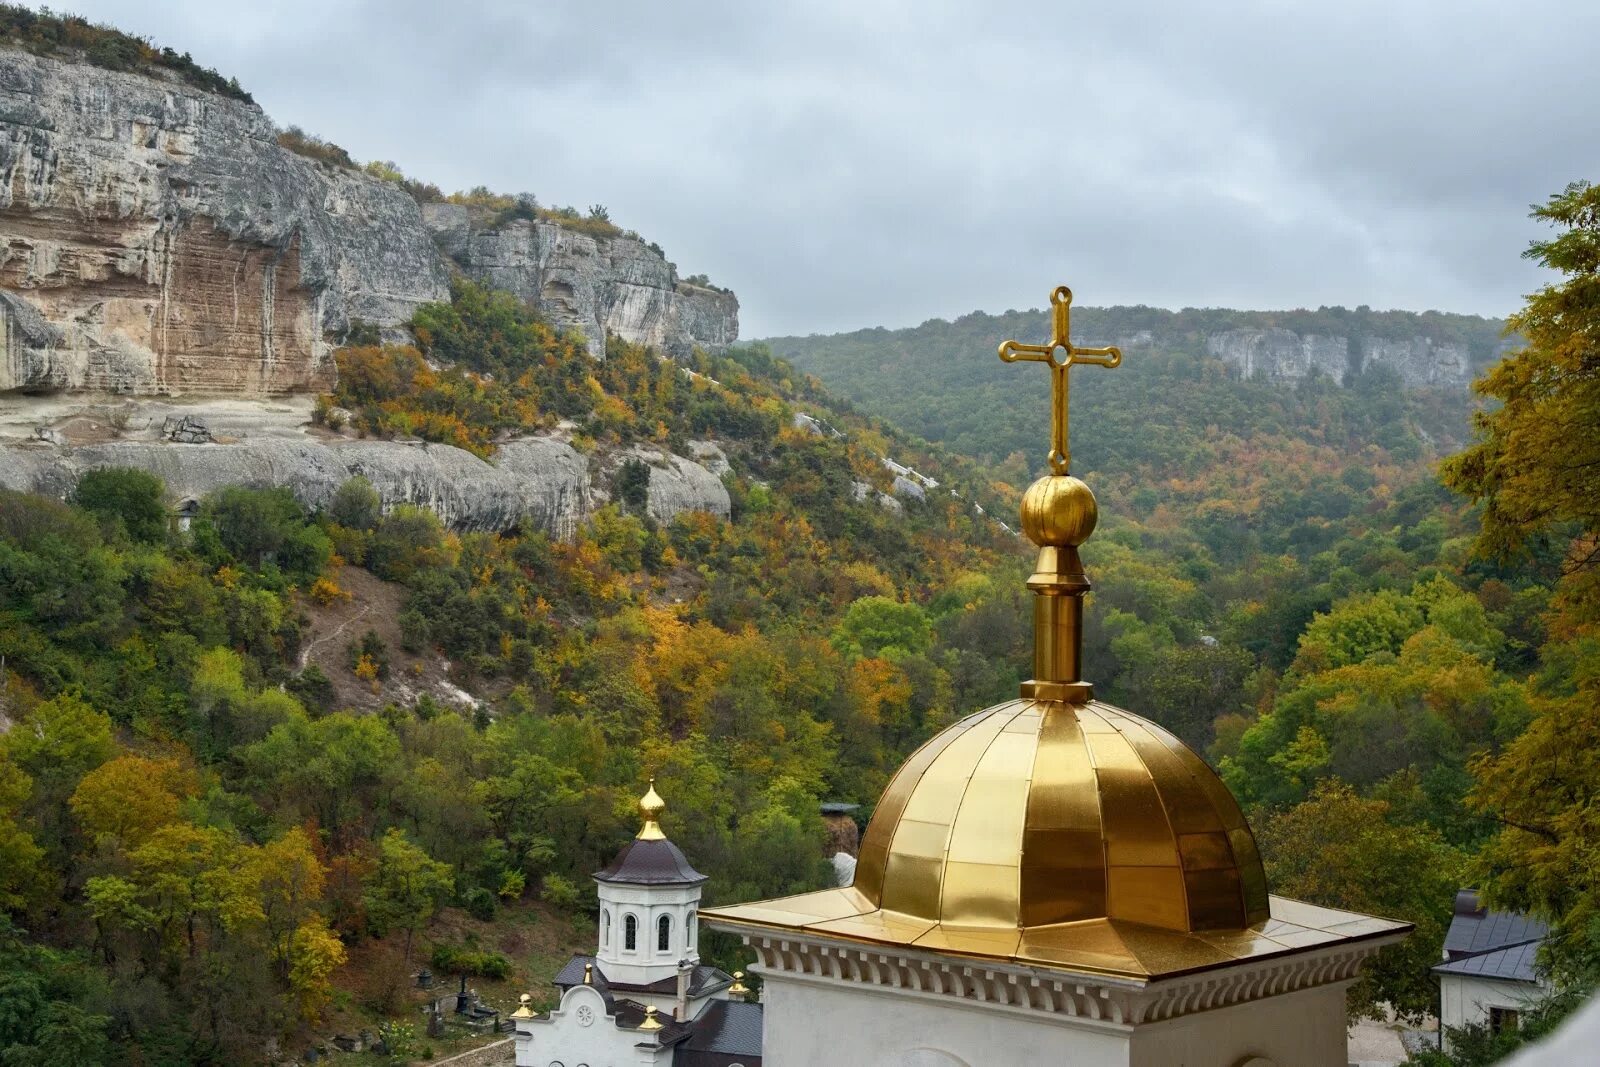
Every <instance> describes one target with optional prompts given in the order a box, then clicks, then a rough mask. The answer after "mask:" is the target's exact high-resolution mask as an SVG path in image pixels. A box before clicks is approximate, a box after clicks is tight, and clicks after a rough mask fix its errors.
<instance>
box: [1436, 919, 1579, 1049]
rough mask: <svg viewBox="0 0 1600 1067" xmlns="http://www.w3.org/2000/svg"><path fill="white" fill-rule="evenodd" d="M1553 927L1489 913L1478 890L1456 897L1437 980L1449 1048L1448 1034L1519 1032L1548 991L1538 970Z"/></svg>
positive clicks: (1441, 1029) (1441, 1025)
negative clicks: (1470, 1029)
mask: <svg viewBox="0 0 1600 1067" xmlns="http://www.w3.org/2000/svg"><path fill="white" fill-rule="evenodd" d="M1549 933H1550V927H1549V926H1548V925H1547V924H1546V923H1543V922H1541V921H1540V920H1538V919H1534V918H1531V917H1529V916H1527V915H1518V914H1517V913H1515V912H1510V911H1491V910H1489V909H1488V908H1486V907H1483V906H1482V905H1481V904H1480V903H1479V901H1478V891H1477V890H1475V889H1463V890H1461V891H1460V892H1459V893H1457V894H1456V907H1455V914H1454V915H1453V916H1451V919H1450V929H1449V932H1447V933H1446V934H1445V938H1444V962H1443V963H1441V964H1439V965H1438V966H1437V967H1435V968H1434V969H1433V973H1434V974H1436V975H1438V976H1439V1024H1440V1031H1441V1033H1444V1034H1445V1037H1444V1044H1445V1048H1446V1051H1448V1050H1449V1041H1450V1039H1449V1030H1450V1029H1452V1028H1454V1029H1460V1028H1462V1027H1465V1026H1487V1027H1489V1029H1491V1030H1493V1031H1496V1032H1498V1031H1500V1030H1503V1029H1505V1028H1507V1027H1512V1028H1515V1027H1516V1026H1517V1025H1518V1022H1519V1021H1520V1019H1521V1016H1522V1013H1523V1012H1524V1011H1526V1010H1527V1009H1528V1008H1529V1007H1531V1006H1532V1005H1533V1004H1535V1003H1537V1002H1538V1001H1539V1000H1541V999H1543V997H1544V995H1545V993H1546V992H1547V991H1548V990H1547V988H1546V986H1545V984H1544V982H1543V981H1542V980H1541V979H1540V978H1539V975H1538V973H1537V972H1535V970H1534V961H1535V959H1536V958H1537V956H1538V954H1539V945H1540V944H1541V943H1543V941H1544V939H1545V937H1546V936H1547V935H1548V934H1549Z"/></svg>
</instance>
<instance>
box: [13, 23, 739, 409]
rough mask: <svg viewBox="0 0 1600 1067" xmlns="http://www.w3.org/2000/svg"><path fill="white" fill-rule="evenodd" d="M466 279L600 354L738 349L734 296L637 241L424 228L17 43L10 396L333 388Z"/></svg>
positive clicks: (294, 160)
mask: <svg viewBox="0 0 1600 1067" xmlns="http://www.w3.org/2000/svg"><path fill="white" fill-rule="evenodd" d="M435 235H438V237H439V239H440V240H439V243H436V242H435V240H434V237H435ZM441 245H443V248H444V250H445V251H441ZM446 252H448V255H447V254H446ZM453 269H464V270H466V271H467V272H469V273H471V274H474V275H476V276H478V277H481V278H483V279H485V280H487V281H490V282H492V283H493V284H495V285H498V286H502V287H504V288H507V289H510V290H512V291H513V292H516V293H518V294H520V295H522V296H524V297H526V298H527V299H529V300H531V301H533V302H534V303H535V304H536V305H538V306H539V307H540V308H541V309H542V310H544V311H545V312H546V313H548V314H549V315H550V316H551V318H552V319H553V320H554V321H556V322H557V323H558V324H560V325H563V326H575V327H578V328H581V329H582V330H583V331H584V333H585V335H586V336H587V337H588V338H589V340H590V342H591V348H592V350H593V351H595V352H596V353H597V354H598V353H599V352H601V351H603V343H604V335H605V331H607V330H610V331H612V332H615V333H618V334H620V335H622V336H623V337H625V338H627V339H629V340H633V341H639V342H643V343H647V344H653V345H658V346H659V347H661V348H662V349H663V350H665V351H667V352H669V353H672V354H682V353H684V352H687V350H688V349H689V348H690V347H692V346H694V345H703V346H705V347H708V348H720V347H722V346H725V345H727V344H728V343H730V342H731V341H733V340H734V339H735V338H736V337H737V334H738V302H737V300H736V299H735V298H734V297H733V295H732V294H731V293H724V292H721V291H718V290H712V289H709V288H703V287H700V286H693V285H689V284H688V283H685V282H681V281H679V280H678V279H677V277H676V275H675V272H674V271H673V269H672V267H671V265H670V264H668V263H667V262H666V261H665V259H664V258H663V257H661V256H660V255H659V254H658V253H656V252H654V251H652V250H651V249H650V248H649V247H648V246H645V245H642V244H641V243H639V242H638V241H634V240H630V239H628V238H622V237H619V238H616V239H612V240H597V239H595V238H592V237H588V236H586V235H583V234H576V233H570V232H568V231H566V230H564V229H563V228H562V227H560V226H559V225H556V224H554V223H542V222H541V223H537V224H534V223H528V222H518V223H513V224H511V225H509V226H507V227H506V228H504V229H502V230H482V229H479V228H476V227H474V226H473V225H471V223H470V220H469V219H468V218H467V216H466V212H465V209H459V210H455V205H432V206H430V209H429V221H428V222H427V223H425V222H424V218H423V212H422V210H421V209H420V208H419V207H418V205H417V203H416V202H415V201H414V200H413V199H412V197H411V196H410V195H409V194H408V193H407V192H406V191H405V190H403V189H402V188H401V187H400V186H398V185H396V184H394V183H392V182H388V181H384V180H382V179H380V178H376V177H372V176H369V175H367V174H364V173H361V172H359V171H355V170H352V169H349V168H345V167H341V166H337V165H333V164H330V163H325V162H319V161H317V160H313V159H309V158H306V157H304V156H301V155H298V154H296V153H294V152H291V151H289V150H287V149H285V148H282V147H280V146H279V144H278V143H277V131H276V129H275V128H274V126H273V124H272V122H271V120H270V119H268V118H267V116H266V115H265V114H264V113H263V112H262V111H261V110H260V108H258V107H256V106H255V105H254V104H251V103H248V102H246V101H244V100H240V99H236V98H232V97H227V96H220V95H215V94H212V93H208V92H205V91H202V90H200V89H197V88H194V87H192V86H190V85H187V84H184V83H183V82H182V81H180V80H179V79H177V78H170V79H164V78H161V77H157V76H146V75H140V74H127V73H117V72H112V71H108V70H104V69H101V68H98V67H92V66H88V65H83V64H76V63H71V62H66V61H62V60H58V59H50V58H41V57H37V56H33V55H30V54H28V53H26V52H21V51H16V50H12V49H0V391H8V390H13V391H37V392H53V391H66V390H84V391H109V392H117V393H134V394H209V395H224V396H234V397H255V396H266V395H272V394H278V393H285V392H294V391H304V390H314V391H320V390H322V389H324V388H326V387H327V385H328V384H329V382H330V381H331V377H332V374H333V366H332V361H331V359H330V354H331V351H332V347H333V344H334V342H335V341H336V339H337V338H339V337H340V336H342V335H343V334H344V333H345V332H346V330H347V329H348V327H349V326H350V324H351V323H353V322H354V321H356V320H360V321H363V322H368V323H373V324H376V325H378V326H394V325H397V324H399V323H402V322H404V321H405V320H406V319H407V318H409V316H410V314H411V312H412V311H413V310H414V309H415V308H416V306H417V305H418V304H420V303H422V302H425V301H431V300H439V299H442V298H444V297H445V296H446V295H447V293H448V283H449V277H450V272H451V270H453Z"/></svg>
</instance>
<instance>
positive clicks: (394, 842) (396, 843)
mask: <svg viewBox="0 0 1600 1067" xmlns="http://www.w3.org/2000/svg"><path fill="white" fill-rule="evenodd" d="M454 892H455V880H454V878H453V876H452V874H451V871H450V867H449V865H448V864H444V863H440V862H439V861H438V860H436V859H433V858H432V857H431V856H429V855H428V854H427V853H426V852H424V851H423V850H422V849H420V848H418V847H417V846H416V845H414V844H412V843H411V841H410V840H409V839H408V838H407V837H406V834H405V831H404V830H401V829H399V828H394V829H391V830H389V832H388V833H386V834H384V835H383V840H382V841H380V842H379V843H378V868H377V870H376V871H374V872H373V875H372V879H371V881H370V882H368V883H367V887H366V892H365V894H364V900H365V902H366V906H367V917H368V918H369V919H370V920H371V922H372V927H373V930H374V931H375V932H376V933H377V934H378V935H379V936H382V935H384V934H386V933H388V932H390V931H394V930H404V931H405V950H404V958H405V961H406V962H407V963H410V962H411V942H412V939H413V938H414V937H415V936H416V934H417V932H418V931H420V930H423V929H426V928H427V925H428V924H429V923H430V922H432V921H433V917H434V916H435V915H437V914H438V912H439V909H440V908H442V907H444V905H445V904H446V903H447V902H448V901H449V900H450V897H451V895H452V894H453V893H454Z"/></svg>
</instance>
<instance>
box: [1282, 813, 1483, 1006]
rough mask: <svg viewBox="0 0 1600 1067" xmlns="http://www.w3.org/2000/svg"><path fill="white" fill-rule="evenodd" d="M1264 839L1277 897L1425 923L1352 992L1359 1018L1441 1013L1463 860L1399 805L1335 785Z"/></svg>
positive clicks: (1369, 968) (1383, 955) (1377, 961)
mask: <svg viewBox="0 0 1600 1067" xmlns="http://www.w3.org/2000/svg"><path fill="white" fill-rule="evenodd" d="M1257 836H1258V838H1259V840H1260V843H1261V851H1262V857H1263V861H1264V863H1265V864H1266V870H1267V882H1268V884H1269V885H1271V886H1272V887H1273V889H1274V890H1275V891H1276V892H1279V893H1282V894H1283V895H1284V896H1288V897H1295V898H1298V899H1301V900H1306V901H1309V902H1310V903H1312V904H1321V905H1323V906H1325V907H1330V908H1343V909H1346V910H1349V911H1357V912H1363V913H1366V914H1370V915H1381V916H1384V917H1385V918H1393V919H1403V920H1405V921H1407V922H1411V923H1415V924H1416V927H1417V928H1416V930H1415V931H1413V932H1412V934H1411V935H1410V936H1409V937H1407V938H1406V939H1405V940H1404V941H1402V942H1400V944H1398V945H1391V946H1390V947H1388V948H1385V949H1383V950H1382V951H1381V952H1380V953H1379V954H1378V955H1377V956H1376V957H1375V958H1374V959H1373V960H1372V962H1371V963H1369V964H1367V965H1366V967H1364V968H1363V969H1362V973H1361V978H1360V979H1359V980H1358V981H1357V982H1356V984H1355V985H1353V986H1351V988H1350V992H1349V1010H1350V1014H1351V1016H1352V1017H1353V1018H1354V1017H1360V1016H1376V1015H1378V1014H1379V1012H1380V1010H1381V1005H1383V1004H1385V1003H1387V1004H1389V1005H1392V1006H1393V1007H1394V1009H1395V1010H1396V1011H1397V1012H1399V1013H1401V1014H1402V1015H1404V1016H1406V1017H1408V1018H1414V1019H1416V1018H1421V1017H1422V1016H1423V1015H1426V1014H1428V1013H1430V1012H1432V1011H1434V1010H1435V1001H1436V999H1437V997H1438V991H1439V990H1438V984H1437V982H1436V981H1435V980H1434V978H1433V975H1432V973H1431V972H1430V970H1429V968H1431V967H1432V966H1433V965H1434V964H1435V963H1437V962H1438V961H1439V958H1440V953H1441V948H1442V946H1443V944H1444V931H1445V925H1446V923H1447V922H1448V920H1449V917H1450V907H1451V903H1452V901H1454V900H1455V893H1456V889H1457V888H1458V885H1459V878H1458V872H1459V870H1460V867H1461V860H1460V857H1459V856H1458V855H1457V854H1456V853H1455V851H1454V850H1453V849H1451V848H1450V847H1449V846H1448V845H1446V844H1445V843H1444V841H1443V840H1442V839H1441V838H1440V836H1439V834H1438V832H1437V831H1434V830H1432V829H1430V828H1427V827H1418V826H1405V825H1400V824H1397V823H1395V822H1394V821H1392V820H1391V819H1390V817H1389V806H1388V805H1387V804H1386V803H1384V802H1383V801H1381V800H1368V799H1363V798H1361V797H1359V796H1357V795H1356V793H1355V791H1354V790H1352V789H1351V788H1350V787H1349V786H1347V785H1344V784H1342V783H1338V782H1329V783H1325V784H1324V785H1322V786H1320V787H1318V789H1317V790H1316V792H1315V793H1313V794H1312V796H1311V799H1309V800H1307V801H1306V802H1305V803H1303V804H1301V805H1299V806H1298V807H1295V808H1294V809H1292V810H1290V811H1288V812H1286V813H1284V814H1282V815H1279V816H1276V817H1274V818H1269V819H1266V820H1264V821H1262V822H1261V823H1260V824H1259V826H1258V831H1257Z"/></svg>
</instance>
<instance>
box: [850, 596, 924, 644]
mask: <svg viewBox="0 0 1600 1067" xmlns="http://www.w3.org/2000/svg"><path fill="white" fill-rule="evenodd" d="M932 636H933V630H932V627H931V626H930V625H929V623H928V616H927V613H925V612H924V611H923V610H922V608H920V607H918V606H917V605H916V604H908V603H905V602H903V601H898V600H892V599H890V598H889V597H885V596H868V597H862V598H861V599H860V600H857V601H856V602H855V603H853V604H851V605H850V608H849V610H848V611H846V612H845V613H844V619H843V620H842V621H841V622H840V623H839V625H838V626H837V627H836V628H835V629H834V631H833V645H834V647H835V648H837V649H838V650H839V651H840V652H841V653H843V654H845V655H847V656H882V655H884V654H885V653H886V652H887V653H890V654H891V655H893V654H902V655H903V654H906V653H916V652H923V651H926V650H927V648H928V643H929V641H930V640H931V639H932Z"/></svg>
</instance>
